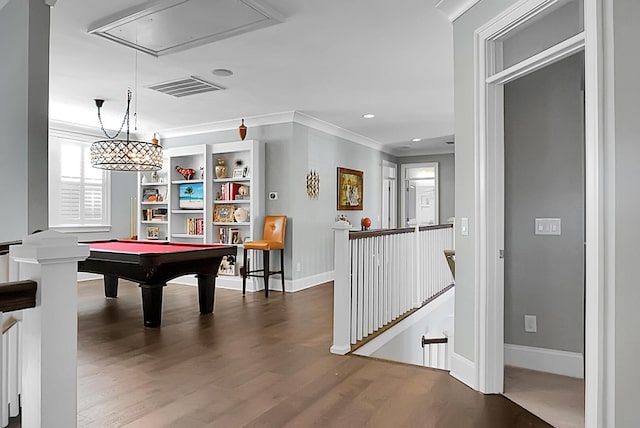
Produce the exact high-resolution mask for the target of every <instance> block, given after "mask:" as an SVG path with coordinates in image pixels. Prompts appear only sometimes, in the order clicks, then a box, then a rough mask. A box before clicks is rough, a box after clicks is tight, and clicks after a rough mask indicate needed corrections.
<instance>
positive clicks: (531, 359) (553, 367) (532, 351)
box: [504, 344, 584, 379]
mask: <svg viewBox="0 0 640 428" xmlns="http://www.w3.org/2000/svg"><path fill="white" fill-rule="evenodd" d="M504 364H505V365H508V366H515V367H522V368H525V369H530V370H537V371H540V372H547V373H554V374H559V375H563V376H570V377H575V378H579V379H583V378H584V369H583V368H584V358H583V356H582V354H579V353H577V352H567V351H558V350H555V349H545V348H535V347H533V346H522V345H511V344H505V345H504Z"/></svg>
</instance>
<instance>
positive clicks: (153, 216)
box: [142, 208, 167, 221]
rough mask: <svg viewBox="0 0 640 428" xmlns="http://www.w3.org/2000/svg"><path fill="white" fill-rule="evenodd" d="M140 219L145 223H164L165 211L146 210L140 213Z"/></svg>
mask: <svg viewBox="0 0 640 428" xmlns="http://www.w3.org/2000/svg"><path fill="white" fill-rule="evenodd" d="M142 217H143V218H144V220H145V221H166V220H167V209H166V208H147V209H145V210H144V211H143V212H142Z"/></svg>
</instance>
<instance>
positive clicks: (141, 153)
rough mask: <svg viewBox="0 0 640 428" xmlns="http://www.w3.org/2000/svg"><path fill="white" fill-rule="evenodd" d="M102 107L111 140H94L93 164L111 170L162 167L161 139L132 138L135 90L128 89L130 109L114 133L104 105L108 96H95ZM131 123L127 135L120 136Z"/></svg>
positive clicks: (105, 132) (103, 130)
mask: <svg viewBox="0 0 640 428" xmlns="http://www.w3.org/2000/svg"><path fill="white" fill-rule="evenodd" d="M94 101H95V103H96V107H98V120H99V121H100V129H101V130H102V132H103V133H104V135H105V136H106V137H107V140H99V141H96V142H94V143H93V144H91V165H92V166H93V167H94V168H100V169H107V170H111V171H158V170H160V169H162V146H161V145H160V144H159V143H158V140H157V139H154V141H152V142H150V143H148V142H146V141H136V140H131V139H130V138H129V116H130V114H129V112H130V109H131V91H130V90H127V110H126V111H125V114H124V118H123V120H122V124H121V125H120V129H119V130H118V132H116V133H115V134H114V135H113V136H111V135H109V134H108V133H107V131H106V130H105V129H104V124H103V123H102V116H101V114H100V109H101V108H102V106H103V105H104V100H101V99H96V100H94ZM125 123H126V125H127V135H126V139H118V137H119V136H120V134H121V133H122V128H123V127H124V125H125Z"/></svg>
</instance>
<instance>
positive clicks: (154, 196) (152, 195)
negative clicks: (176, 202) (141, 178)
mask: <svg viewBox="0 0 640 428" xmlns="http://www.w3.org/2000/svg"><path fill="white" fill-rule="evenodd" d="M159 196H160V194H159V193H158V189H144V192H143V193H142V202H160V201H158V197H159Z"/></svg>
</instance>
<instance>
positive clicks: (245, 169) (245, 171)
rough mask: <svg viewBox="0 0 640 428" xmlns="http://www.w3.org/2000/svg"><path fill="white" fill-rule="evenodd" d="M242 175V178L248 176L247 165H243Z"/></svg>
mask: <svg viewBox="0 0 640 428" xmlns="http://www.w3.org/2000/svg"><path fill="white" fill-rule="evenodd" d="M242 176H243V177H244V178H249V167H248V166H245V167H244V170H243V171H242Z"/></svg>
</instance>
